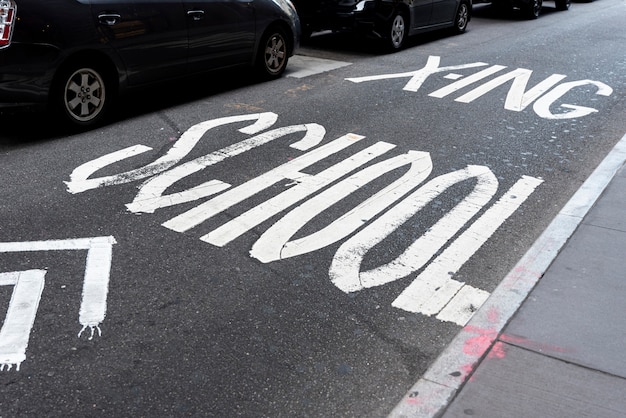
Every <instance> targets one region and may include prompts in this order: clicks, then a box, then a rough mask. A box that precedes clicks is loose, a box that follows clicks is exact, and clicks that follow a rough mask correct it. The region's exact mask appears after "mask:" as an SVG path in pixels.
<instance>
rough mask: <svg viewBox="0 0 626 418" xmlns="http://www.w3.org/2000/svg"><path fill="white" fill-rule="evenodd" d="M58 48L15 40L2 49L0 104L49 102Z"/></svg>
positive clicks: (3, 105)
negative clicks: (15, 41)
mask: <svg viewBox="0 0 626 418" xmlns="http://www.w3.org/2000/svg"><path fill="white" fill-rule="evenodd" d="M57 59H58V50H57V49H56V48H54V47H51V46H49V45H27V44H20V43H14V44H11V45H10V46H9V47H7V48H4V49H2V50H0V106H2V107H7V106H11V107H13V106H17V105H20V104H33V103H46V102H47V100H48V94H49V90H50V85H51V83H52V74H53V71H52V68H54V65H55V62H56V60H57Z"/></svg>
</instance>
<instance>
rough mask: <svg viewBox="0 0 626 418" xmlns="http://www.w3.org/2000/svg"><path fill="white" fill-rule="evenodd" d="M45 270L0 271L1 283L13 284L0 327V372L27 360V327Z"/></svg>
mask: <svg viewBox="0 0 626 418" xmlns="http://www.w3.org/2000/svg"><path fill="white" fill-rule="evenodd" d="M45 275H46V271H45V270H25V271H13V272H9V273H0V286H13V293H12V295H11V301H10V302H9V309H8V310H7V316H6V317H5V319H4V323H3V325H2V329H0V371H3V370H4V369H5V367H6V368H7V370H11V368H12V367H13V366H14V365H15V366H16V369H17V370H19V369H20V364H22V362H23V361H24V360H25V359H26V347H27V346H28V340H29V338H30V330H31V329H32V327H33V324H34V323H35V316H36V315H37V307H38V306H39V300H40V299H41V293H42V292H43V286H44V276H45Z"/></svg>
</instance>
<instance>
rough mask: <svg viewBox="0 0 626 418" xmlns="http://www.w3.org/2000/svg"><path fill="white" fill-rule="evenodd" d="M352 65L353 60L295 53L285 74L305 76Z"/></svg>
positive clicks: (296, 76) (297, 76) (295, 76)
mask: <svg viewBox="0 0 626 418" xmlns="http://www.w3.org/2000/svg"><path fill="white" fill-rule="evenodd" d="M348 65H352V63H351V62H345V61H335V60H328V59H324V58H316V57H308V56H306V55H294V56H293V57H291V58H289V64H288V65H287V69H286V70H285V76H287V77H294V78H304V77H308V76H311V75H315V74H320V73H324V72H327V71H331V70H336V69H337V68H341V67H346V66H348Z"/></svg>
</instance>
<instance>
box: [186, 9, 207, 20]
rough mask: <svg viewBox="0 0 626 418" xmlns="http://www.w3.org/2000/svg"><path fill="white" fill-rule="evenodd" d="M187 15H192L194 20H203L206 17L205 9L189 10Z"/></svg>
mask: <svg viewBox="0 0 626 418" xmlns="http://www.w3.org/2000/svg"><path fill="white" fill-rule="evenodd" d="M187 16H189V17H191V18H192V19H193V20H202V19H204V10H188V11H187Z"/></svg>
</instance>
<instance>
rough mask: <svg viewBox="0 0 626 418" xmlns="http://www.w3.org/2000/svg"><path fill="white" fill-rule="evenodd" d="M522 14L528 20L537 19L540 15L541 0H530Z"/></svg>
mask: <svg viewBox="0 0 626 418" xmlns="http://www.w3.org/2000/svg"><path fill="white" fill-rule="evenodd" d="M524 12H525V14H526V17H527V18H528V19H537V18H538V17H539V14H540V13H541V0H530V1H529V2H528V5H527V6H526V9H525V10H524Z"/></svg>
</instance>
